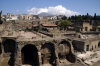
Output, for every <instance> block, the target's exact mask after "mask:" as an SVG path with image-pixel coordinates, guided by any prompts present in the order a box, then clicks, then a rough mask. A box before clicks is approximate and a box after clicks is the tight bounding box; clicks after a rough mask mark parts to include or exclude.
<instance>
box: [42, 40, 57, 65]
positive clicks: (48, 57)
mask: <svg viewBox="0 0 100 66" xmlns="http://www.w3.org/2000/svg"><path fill="white" fill-rule="evenodd" d="M41 54H42V64H50V65H55V62H54V61H55V47H54V44H52V43H50V42H49V43H45V44H44V45H42V47H41Z"/></svg>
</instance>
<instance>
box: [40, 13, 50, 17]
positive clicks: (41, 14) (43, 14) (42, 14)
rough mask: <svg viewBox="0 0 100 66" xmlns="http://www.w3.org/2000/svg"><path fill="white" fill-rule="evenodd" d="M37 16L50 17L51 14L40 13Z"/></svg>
mask: <svg viewBox="0 0 100 66" xmlns="http://www.w3.org/2000/svg"><path fill="white" fill-rule="evenodd" d="M39 15H40V16H51V14H49V13H40V14H39Z"/></svg>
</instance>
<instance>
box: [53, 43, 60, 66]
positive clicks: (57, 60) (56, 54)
mask: <svg viewBox="0 0 100 66" xmlns="http://www.w3.org/2000/svg"><path fill="white" fill-rule="evenodd" d="M55 45H56V44H55ZM55 45H54V47H55V56H56V59H55V64H56V66H59V57H58V52H57V50H58V49H57V46H55Z"/></svg>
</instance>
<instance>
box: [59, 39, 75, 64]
mask: <svg viewBox="0 0 100 66" xmlns="http://www.w3.org/2000/svg"><path fill="white" fill-rule="evenodd" d="M58 57H59V60H60V63H67V61H69V62H71V63H75V61H76V59H75V55H74V54H73V53H72V51H71V44H70V43H69V41H66V40H63V41H61V42H60V43H59V45H58ZM63 60H65V61H63Z"/></svg>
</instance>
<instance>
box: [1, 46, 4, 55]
mask: <svg viewBox="0 0 100 66" xmlns="http://www.w3.org/2000/svg"><path fill="white" fill-rule="evenodd" d="M1 49H2V56H3V55H4V53H5V52H4V46H3V44H1Z"/></svg>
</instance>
